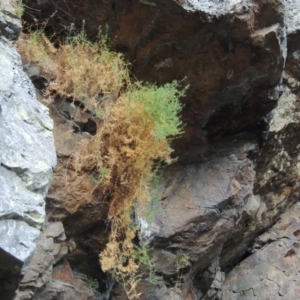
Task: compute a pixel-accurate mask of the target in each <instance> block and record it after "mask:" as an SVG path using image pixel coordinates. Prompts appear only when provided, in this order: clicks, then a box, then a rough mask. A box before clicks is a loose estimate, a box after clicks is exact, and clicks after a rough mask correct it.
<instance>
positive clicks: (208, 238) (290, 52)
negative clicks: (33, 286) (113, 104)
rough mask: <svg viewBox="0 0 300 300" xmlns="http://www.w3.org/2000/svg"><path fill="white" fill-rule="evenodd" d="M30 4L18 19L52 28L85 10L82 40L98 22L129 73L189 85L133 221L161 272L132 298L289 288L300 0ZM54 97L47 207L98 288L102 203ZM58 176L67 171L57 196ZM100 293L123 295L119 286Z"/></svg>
mask: <svg viewBox="0 0 300 300" xmlns="http://www.w3.org/2000/svg"><path fill="white" fill-rule="evenodd" d="M28 2H29V3H28V5H29V6H30V7H31V9H36V10H31V11H30V14H27V15H25V18H26V21H27V22H28V23H30V22H31V23H34V24H36V22H41V23H42V22H44V21H45V20H47V24H48V25H47V27H46V32H48V33H53V31H54V32H62V31H64V30H66V28H69V27H70V26H71V24H75V25H77V27H81V26H82V21H83V20H85V28H86V30H87V32H88V34H89V36H90V37H91V38H93V37H95V36H96V35H97V31H98V26H99V25H104V24H107V25H108V34H109V36H110V37H112V38H113V39H112V42H111V47H112V49H113V50H116V51H118V52H122V53H123V54H124V55H125V57H126V58H127V59H128V60H129V61H131V62H132V72H133V74H134V75H135V76H136V77H137V78H139V79H141V80H148V81H152V82H157V83H158V84H162V83H165V82H168V81H171V80H174V79H177V80H184V81H183V82H186V83H189V84H190V88H189V90H188V94H187V97H186V98H185V99H184V102H185V107H184V111H183V121H184V123H185V124H186V126H185V132H184V134H183V137H182V138H181V139H179V140H177V141H175V142H174V145H173V146H174V148H175V155H176V156H178V163H177V164H174V165H173V166H171V167H169V168H168V169H167V170H166V173H165V176H164V180H163V181H162V182H161V187H160V190H161V191H160V192H161V199H160V201H158V202H156V203H152V204H151V205H150V206H149V207H148V214H149V215H154V217H152V218H141V217H140V218H139V222H140V226H141V230H140V235H139V242H140V243H141V244H142V245H148V246H149V247H150V248H151V249H152V250H151V252H150V254H151V256H152V257H153V258H155V259H156V265H155V268H156V271H157V275H159V276H160V279H159V280H158V284H157V285H150V284H149V283H148V282H147V280H146V279H144V280H142V281H141V282H140V284H139V286H138V291H139V292H141V294H142V295H143V296H142V298H141V299H149V300H155V299H157V300H161V299H166V300H167V299H178V300H179V299H189V300H190V299H266V298H267V297H274V299H277V298H279V297H282V298H283V299H297V298H298V294H297V293H298V290H297V289H296V288H295V289H294V284H295V283H294V282H297V280H298V275H297V274H296V273H295V265H298V264H299V262H298V260H299V259H298V251H297V249H298V248H297V247H298V238H297V236H298V233H297V232H298V227H297V226H298V223H299V220H298V217H297V216H296V215H297V212H298V210H299V208H298V206H294V204H295V203H296V202H297V200H298V197H299V174H300V173H299V168H300V165H299V159H298V152H299V150H298V149H299V147H300V146H299V144H300V143H299V142H298V141H299V134H298V132H299V126H300V125H299V112H298V108H299V99H298V98H299V96H298V94H299V89H300V68H299V65H300V64H299V63H300V52H299V50H298V49H299V43H300V41H299V37H298V32H297V31H298V30H299V20H298V15H297V14H296V12H294V13H293V10H297V8H298V4H299V3H298V2H299V1H297V0H287V1H277V0H268V1H258V0H257V1H250V0H249V1H247V0H241V1H233V0H228V1H200V0H199V1H197V0H189V1H188V0H182V1H181V0H180V1H171V0H168V1H167V0H166V1H154V0H152V1H144V0H116V1H102V2H100V1H98V2H97V1H93V0H88V1H84V3H82V1H79V0H73V1H69V2H68V3H66V2H62V1H58V0H57V1H56V0H54V1H47V0H46V1H43V2H40V1H34V0H31V1H28ZM30 16H31V17H32V16H34V18H35V19H34V20H33V19H30V18H31V17H30ZM50 16H51V17H50ZM64 32H65V31H64ZM184 78H185V79H184ZM59 105H60V104H59V103H58V104H57V103H56V104H55V106H53V107H51V114H52V116H53V118H54V120H55V132H56V148H57V152H58V154H59V156H60V160H59V164H58V167H57V170H56V173H55V176H54V179H53V183H52V187H51V188H50V193H49V195H48V198H47V199H48V200H47V208H48V212H51V213H52V214H53V215H52V217H50V219H51V220H52V221H54V219H58V220H61V221H62V222H63V224H64V226H65V229H66V234H67V239H69V240H72V241H75V244H76V249H75V250H74V251H73V252H72V253H69V255H68V256H67V259H68V261H69V262H70V265H71V267H72V268H75V269H76V270H79V271H81V272H84V273H86V274H89V275H92V276H94V277H97V279H98V280H99V282H101V281H102V283H103V285H102V290H104V289H105V282H106V283H107V286H109V287H110V288H111V285H110V284H109V282H110V281H109V277H106V276H105V274H103V273H102V271H101V269H100V266H99V265H98V253H99V251H101V250H102V249H103V248H104V247H105V243H106V241H107V226H106V223H105V218H106V213H107V203H104V202H102V201H100V202H99V203H98V204H97V205H94V204H93V201H91V199H90V198H89V196H88V192H89V189H90V186H89V184H90V183H89V181H88V180H87V179H88V174H75V173H72V171H71V170H68V167H67V165H68V158H69V156H70V154H71V152H72V150H73V145H74V143H75V142H76V141H78V140H80V139H81V138H87V137H83V136H79V135H78V134H77V135H76V134H75V133H73V132H72V133H71V136H70V135H69V136H67V137H65V132H66V131H67V130H68V128H69V129H70V127H69V126H68V124H67V123H66V121H63V122H62V121H61V120H60V119H59V118H58V117H57V115H55V112H56V111H57V109H58V108H59V107H58V106H59ZM63 110H65V108H63ZM70 113H71V115H72V112H70ZM76 115H77V114H76ZM66 173H68V178H69V180H72V181H76V182H78V189H76V190H70V191H69V192H68V193H66V192H65V190H64V189H63V187H64V184H63V183H64V182H65V181H66V180H65V178H66V177H65V174H66ZM94 196H95V197H98V199H102V198H101V195H94ZM284 211H287V213H286V214H284V215H282V216H281V217H280V215H281V214H282V213H283V212H284ZM146 213H147V212H146ZM137 214H138V213H137ZM279 218H281V223H280V222H279V223H276V222H277V221H278V219H279ZM275 223H276V225H274V224H275ZM273 225H274V227H273V229H272V230H273V231H272V230H270V232H269V233H265V234H263V235H261V233H262V232H264V231H266V230H267V229H268V228H271V227H272V226H273ZM287 228H289V229H287ZM275 231H276V234H275ZM257 236H260V237H259V238H258V239H257ZM255 240H256V243H255ZM253 249H254V250H253ZM253 251H254V253H253ZM53 261H55V259H54V260H53ZM240 262H241V265H240V266H238V267H235V268H234V266H235V265H236V264H238V263H240ZM61 268H65V269H68V266H67V264H66V265H62V266H61ZM66 272H67V271H66ZM258 277H259V278H258ZM288 278H293V279H292V282H288ZM49 284H50V285H51V284H52V283H51V282H50V283H49ZM222 284H223V287H222ZM275 285H276V286H275ZM60 288H61V287H57V289H58V290H59V291H60V292H57V294H55V292H54V291H55V289H56V285H55V284H54V285H52V286H50V290H51V289H52V290H53V295H56V296H57V295H59V296H57V297H61V298H59V299H64V298H63V297H65V296H64V295H65V294H64V292H61V289H60ZM268 291H269V292H270V294H268V295H267V294H266V293H269V292H268ZM38 293H40V291H39V292H38ZM37 295H41V294H37ZM56 296H51V297H52V298H53V299H55V297H56ZM36 297H42V296H36ZM49 297H50V296H49ZM51 297H50V298H49V299H52V298H51ZM276 297H277V298H276ZM289 297H290V298H289ZM37 299H38V298H37ZM111 299H114V300H115V299H118V300H120V299H126V295H125V293H124V291H123V290H122V288H121V286H119V285H115V287H114V288H113V290H112V292H111Z"/></svg>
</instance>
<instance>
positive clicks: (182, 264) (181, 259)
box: [176, 252, 191, 272]
mask: <svg viewBox="0 0 300 300" xmlns="http://www.w3.org/2000/svg"><path fill="white" fill-rule="evenodd" d="M190 265H191V263H190V260H189V257H188V256H187V255H186V254H185V253H183V252H177V253H176V270H177V272H178V271H180V270H181V269H184V268H186V267H189V266H190Z"/></svg>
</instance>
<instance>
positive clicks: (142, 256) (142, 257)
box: [132, 247, 160, 284]
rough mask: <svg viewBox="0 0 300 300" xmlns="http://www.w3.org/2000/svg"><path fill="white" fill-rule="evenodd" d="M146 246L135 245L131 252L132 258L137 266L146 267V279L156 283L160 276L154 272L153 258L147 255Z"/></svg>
mask: <svg viewBox="0 0 300 300" xmlns="http://www.w3.org/2000/svg"><path fill="white" fill-rule="evenodd" d="M148 252H149V249H148V248H147V247H135V250H134V251H133V252H132V254H133V258H134V260H135V261H136V263H137V264H138V265H139V266H144V267H145V268H146V269H147V275H148V281H149V282H150V283H151V284H156V283H157V282H158V280H159V279H160V277H158V276H157V275H156V274H155V260H154V259H153V258H151V257H150V256H149V253H148Z"/></svg>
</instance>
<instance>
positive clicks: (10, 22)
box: [0, 0, 21, 40]
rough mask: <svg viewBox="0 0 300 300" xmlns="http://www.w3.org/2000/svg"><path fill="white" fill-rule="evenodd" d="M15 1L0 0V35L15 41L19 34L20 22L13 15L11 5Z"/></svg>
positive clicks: (13, 8)
mask: <svg viewBox="0 0 300 300" xmlns="http://www.w3.org/2000/svg"><path fill="white" fill-rule="evenodd" d="M13 2H14V3H15V5H17V4H16V1H11V0H1V2H0V35H3V36H5V37H6V38H8V39H10V40H16V39H17V38H18V36H19V34H20V32H21V22H20V19H19V18H18V17H17V15H16V13H15V7H13V5H12V3H13Z"/></svg>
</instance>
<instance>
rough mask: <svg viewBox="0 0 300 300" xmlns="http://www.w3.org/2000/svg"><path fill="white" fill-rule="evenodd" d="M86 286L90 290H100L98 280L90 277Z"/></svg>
mask: <svg viewBox="0 0 300 300" xmlns="http://www.w3.org/2000/svg"><path fill="white" fill-rule="evenodd" d="M86 286H87V287H89V288H90V289H93V290H97V289H98V288H99V283H98V280H97V279H96V278H91V277H88V279H87V281H86Z"/></svg>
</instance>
